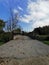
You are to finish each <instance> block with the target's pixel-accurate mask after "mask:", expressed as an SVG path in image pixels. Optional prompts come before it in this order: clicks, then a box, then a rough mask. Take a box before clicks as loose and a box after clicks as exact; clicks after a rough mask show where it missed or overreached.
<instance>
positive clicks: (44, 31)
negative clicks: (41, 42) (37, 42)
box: [33, 26, 49, 35]
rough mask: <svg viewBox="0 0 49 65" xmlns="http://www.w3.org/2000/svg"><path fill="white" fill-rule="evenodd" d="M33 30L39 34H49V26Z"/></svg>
mask: <svg viewBox="0 0 49 65" xmlns="http://www.w3.org/2000/svg"><path fill="white" fill-rule="evenodd" d="M33 32H34V33H36V34H39V35H49V26H44V27H39V28H35V29H34V31H33Z"/></svg>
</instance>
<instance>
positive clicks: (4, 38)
mask: <svg viewBox="0 0 49 65" xmlns="http://www.w3.org/2000/svg"><path fill="white" fill-rule="evenodd" d="M12 39H13V34H12V33H9V32H8V33H2V34H1V35H0V41H1V42H8V41H10V40H12Z"/></svg>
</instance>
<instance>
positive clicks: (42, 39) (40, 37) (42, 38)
mask: <svg viewBox="0 0 49 65" xmlns="http://www.w3.org/2000/svg"><path fill="white" fill-rule="evenodd" d="M36 39H37V40H40V41H44V40H49V36H47V35H46V36H41V35H38V36H36Z"/></svg>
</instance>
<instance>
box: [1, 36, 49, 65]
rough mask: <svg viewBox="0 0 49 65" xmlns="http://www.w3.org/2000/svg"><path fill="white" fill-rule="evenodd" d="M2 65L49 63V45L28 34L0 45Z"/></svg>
mask: <svg viewBox="0 0 49 65" xmlns="http://www.w3.org/2000/svg"><path fill="white" fill-rule="evenodd" d="M0 65H49V46H48V45H45V44H43V43H42V42H40V41H37V40H32V39H30V38H29V37H27V36H21V35H18V36H15V38H14V40H12V41H10V42H8V43H6V44H4V45H2V46H0Z"/></svg>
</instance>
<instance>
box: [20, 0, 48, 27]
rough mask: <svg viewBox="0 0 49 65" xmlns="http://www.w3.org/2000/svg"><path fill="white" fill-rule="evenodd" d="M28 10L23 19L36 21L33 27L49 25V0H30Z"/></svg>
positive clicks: (27, 21)
mask: <svg viewBox="0 0 49 65" xmlns="http://www.w3.org/2000/svg"><path fill="white" fill-rule="evenodd" d="M27 12H28V14H29V15H27V14H24V17H21V20H22V21H23V22H26V23H30V21H32V22H34V23H33V24H32V27H33V28H35V27H39V26H45V25H49V0H37V1H36V2H33V1H32V0H28V6H27Z"/></svg>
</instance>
